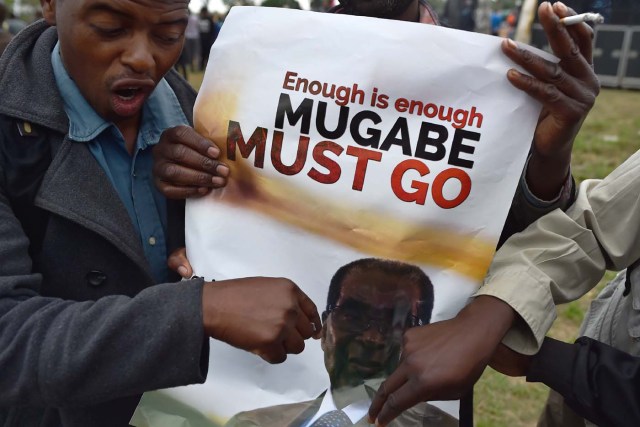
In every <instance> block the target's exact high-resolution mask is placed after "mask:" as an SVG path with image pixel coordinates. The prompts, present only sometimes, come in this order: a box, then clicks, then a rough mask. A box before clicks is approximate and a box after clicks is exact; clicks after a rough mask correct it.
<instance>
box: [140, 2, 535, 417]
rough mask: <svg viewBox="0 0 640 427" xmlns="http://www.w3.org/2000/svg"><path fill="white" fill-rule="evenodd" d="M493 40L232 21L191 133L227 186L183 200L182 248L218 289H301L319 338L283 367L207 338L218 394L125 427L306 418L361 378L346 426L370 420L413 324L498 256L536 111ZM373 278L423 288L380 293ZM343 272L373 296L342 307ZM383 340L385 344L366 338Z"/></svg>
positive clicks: (419, 28)
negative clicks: (259, 280) (262, 284)
mask: <svg viewBox="0 0 640 427" xmlns="http://www.w3.org/2000/svg"><path fill="white" fill-rule="evenodd" d="M500 43H501V39H498V38H496V37H492V36H487V35H481V34H473V33H468V32H463V31H456V30H451V29H446V28H441V27H436V26H431V25H422V24H415V23H407V22H397V21H391V20H380V19H373V18H365V17H355V16H346V15H331V14H321V13H314V12H305V11H297V10H287V9H272V8H258V7H235V8H233V9H232V10H231V13H230V14H229V16H228V18H227V20H226V21H225V24H224V27H223V29H222V32H221V33H220V36H219V37H218V39H217V41H216V43H215V44H214V47H213V49H212V52H211V57H210V61H209V65H208V67H207V70H206V74H205V78H204V81H203V84H202V87H201V90H200V93H199V95H198V100H197V103H196V107H195V127H196V129H197V130H198V131H199V132H200V133H201V134H203V135H206V136H208V137H209V138H211V139H212V140H213V141H215V142H216V143H217V145H218V146H219V147H220V148H221V150H222V152H223V158H224V161H225V162H226V163H227V164H228V165H229V166H230V168H231V171H232V173H231V175H232V179H231V180H230V182H229V184H228V185H227V187H226V188H225V189H222V190H219V191H215V192H213V194H211V195H209V196H207V197H205V198H203V199H197V200H189V201H188V202H187V209H186V240H187V255H188V258H189V260H190V262H191V264H192V266H193V267H194V271H195V274H196V275H198V276H202V277H204V278H205V279H207V280H209V279H216V280H223V279H230V278H238V277H249V276H273V277H287V278H289V279H291V280H293V281H294V282H295V283H296V284H297V285H298V286H300V288H301V289H302V290H303V291H304V292H305V293H307V295H309V296H310V297H311V299H312V300H313V301H314V302H315V304H316V305H317V307H318V310H319V311H321V312H322V311H326V318H325V322H324V326H323V338H322V340H321V341H313V340H309V341H307V347H306V349H305V350H304V352H303V353H302V354H300V355H292V356H289V357H288V359H287V361H286V362H284V363H282V364H279V365H270V364H268V363H266V362H264V361H262V360H261V359H260V358H258V357H257V356H255V355H253V354H249V353H246V352H243V351H241V350H238V349H235V348H233V347H231V346H229V345H226V344H224V343H221V342H216V341H213V340H212V341H211V343H210V365H209V374H208V378H207V381H206V383H205V384H202V385H196V386H188V387H182V388H177V389H171V390H163V391H158V392H154V393H147V394H145V396H144V397H143V399H142V402H141V404H140V405H139V407H138V409H137V411H136V414H135V415H134V419H133V420H132V424H134V425H136V426H146V425H163V426H172V425H175V426H185V425H190V426H199V425H225V423H227V425H229V426H234V425H265V426H274V427H275V426H278V427H281V426H285V425H300V426H307V425H311V424H312V423H313V422H314V421H315V420H316V419H317V418H318V417H320V416H321V415H322V412H323V411H326V408H327V407H330V406H331V404H330V403H327V399H328V398H326V397H327V396H331V394H332V393H331V392H332V391H334V390H333V388H334V384H333V381H334V379H335V380H336V381H337V380H339V379H340V378H342V377H341V375H345V376H348V375H347V374H344V373H345V372H347V373H349V375H350V376H351V377H350V378H351V380H350V381H351V383H353V382H355V383H358V384H357V387H355V386H354V390H355V389H357V390H356V391H354V392H353V394H354V396H355V397H354V402H353V405H350V406H349V411H347V412H349V414H348V416H349V418H350V419H351V421H352V422H353V423H354V424H355V425H367V424H366V411H367V409H368V405H369V401H368V398H370V395H371V393H372V392H374V391H375V389H376V387H377V386H378V385H379V384H380V382H381V381H382V380H383V379H384V376H385V375H386V374H388V373H389V372H390V371H391V370H392V369H393V367H394V364H395V363H397V357H398V354H399V352H400V348H399V346H400V344H399V343H400V340H401V334H402V331H403V330H404V328H406V327H420V326H421V325H424V324H426V323H429V322H436V321H440V320H444V319H448V318H451V317H453V316H455V314H456V313H457V312H458V311H459V310H460V309H461V308H462V307H463V306H464V304H465V303H466V302H467V301H468V298H469V297H470V296H471V295H472V294H473V293H474V291H475V290H476V289H477V288H478V287H479V286H480V284H481V282H482V279H483V277H484V275H485V273H486V270H487V268H488V266H489V264H490V262H491V259H492V256H493V253H494V251H495V246H496V244H497V241H498V238H499V235H500V232H501V230H502V227H503V225H504V221H505V219H506V216H507V213H508V210H509V207H510V204H511V200H512V198H513V194H514V191H515V189H516V186H517V183H518V180H519V178H520V175H521V173H522V170H523V166H524V164H525V161H526V157H527V153H528V150H529V146H530V142H531V139H532V136H533V131H534V129H535V125H536V122H537V118H538V115H539V112H540V105H539V104H538V103H537V102H535V101H534V100H532V99H531V98H529V97H528V96H527V95H526V94H525V93H523V92H521V91H519V90H517V89H515V88H514V87H512V86H511V85H510V84H509V82H508V81H507V79H506V73H507V70H508V69H509V68H512V67H514V64H512V63H511V62H510V61H509V60H508V58H506V57H505V56H504V55H503V54H502V52H501V49H500ZM345 266H347V267H345ZM354 266H355V267H354ZM416 269H417V271H419V273H417V272H416ZM403 271H404V272H406V271H410V273H411V275H412V278H411V279H407V278H406V277H402V274H404V273H402V272H403ZM337 272H338V273H337ZM356 272H357V273H358V274H356ZM336 273H337V274H336ZM367 274H369V275H368V276H367ZM378 276H379V277H384V278H386V279H389V280H390V281H391V282H394V283H401V284H405V285H406V284H407V283H409V285H407V286H409V287H411V286H415V287H416V288H417V289H419V291H418V294H417V295H414V294H412V293H411V292H404V293H402V292H399V293H397V294H393V292H395V291H393V289H392V290H391V291H389V289H387V290H386V291H385V292H387V294H385V295H386V296H387V298H386V300H383V301H381V300H380V298H378V299H376V298H374V296H376V295H377V297H379V296H380V295H379V294H380V292H379V291H380V289H378V288H376V286H377V284H376V283H378V282H377V281H378V280H383V279H379V277H378ZM390 277H394V279H390ZM416 277H419V278H418V279H416ZM347 278H348V279H349V280H350V284H349V285H348V286H350V288H349V289H353V288H354V287H356V288H358V287H359V288H358V289H359V290H362V289H364V291H362V292H359V295H360V296H363V295H364V296H363V299H364V300H367V298H369V299H370V300H367V301H364V300H362V301H360V300H358V298H357V297H354V296H351V297H350V298H348V301H343V298H344V297H345V295H344V292H346V291H344V289H343V290H342V291H341V290H340V286H345V287H346V286H347V285H345V284H344V283H346V280H347ZM332 280H333V281H334V282H336V283H337V286H338V288H337V289H338V291H337V296H336V295H334V297H335V298H332V297H330V298H329V300H330V301H329V302H328V291H329V285H330V283H331V282H332ZM343 282H344V283H343ZM418 282H419V284H418ZM389 286H391V285H389ZM389 286H387V288H389ZM403 286H404V285H403ZM391 288H393V286H391ZM405 290H406V289H405ZM341 292H342V293H341ZM389 292H391V293H392V294H393V295H390V294H389ZM383 293H384V292H383ZM374 294H375V295H374ZM372 295H374V296H372ZM398 295H400V297H398ZM383 299H384V298H383ZM374 300H375V301H374ZM372 301H373V302H372ZM340 322H342V323H340ZM376 331H377V332H378V333H379V334H380V335H384V336H383V337H382V338H381V339H380V340H381V341H382V344H381V348H377V347H375V348H374V347H366V346H365V345H364V344H362V345H360V344H357V341H358V340H360V339H361V337H362V335H363V334H365V333H372V332H376ZM340 332H341V333H342V336H339V335H340ZM385 334H386V335H385ZM176 351H180V349H176ZM341 372H342V374H341ZM330 378H331V380H330ZM354 378H355V381H354ZM342 379H344V378H342ZM346 382H349V381H346ZM363 390H364V391H363ZM279 405H284V406H279ZM259 408H260V409H259ZM414 409H415V410H414V411H413V412H412V413H411V414H407V417H418V418H409V419H412V420H413V422H414V424H410V425H415V422H417V421H416V420H417V419H420V417H425V416H426V417H433V419H434V420H435V421H434V422H433V423H430V424H429V425H434V426H437V425H451V422H452V421H453V422H454V423H455V421H456V418H457V417H458V408H457V404H456V402H430V403H429V404H423V405H422V406H420V407H419V408H414ZM408 412H409V411H408ZM238 414H240V415H238ZM403 415H404V414H403ZM401 418H402V417H401ZM395 423H396V424H391V425H392V426H393V425H407V423H405V422H403V421H402V420H401V419H400V418H399V419H398V420H397V421H395Z"/></svg>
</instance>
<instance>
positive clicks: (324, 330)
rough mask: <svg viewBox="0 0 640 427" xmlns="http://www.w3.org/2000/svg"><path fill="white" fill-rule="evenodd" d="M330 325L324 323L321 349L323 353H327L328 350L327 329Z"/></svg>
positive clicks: (321, 334)
mask: <svg viewBox="0 0 640 427" xmlns="http://www.w3.org/2000/svg"><path fill="white" fill-rule="evenodd" d="M328 326H329V325H327V321H326V320H325V321H324V322H323V323H322V331H320V348H321V349H322V351H327V350H326V346H327V344H326V342H327V327H328Z"/></svg>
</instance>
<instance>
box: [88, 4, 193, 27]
mask: <svg viewBox="0 0 640 427" xmlns="http://www.w3.org/2000/svg"><path fill="white" fill-rule="evenodd" d="M94 12H107V13H112V14H114V15H118V16H120V17H122V18H126V19H132V16H130V15H129V14H127V13H125V12H123V11H121V10H119V9H116V8H115V7H113V6H112V5H111V4H109V3H106V2H100V3H95V4H93V5H91V6H89V9H88V10H87V13H94ZM188 22H189V18H187V17H186V16H185V17H181V18H176V19H172V20H168V21H160V22H157V23H155V25H175V24H184V25H187V23H188Z"/></svg>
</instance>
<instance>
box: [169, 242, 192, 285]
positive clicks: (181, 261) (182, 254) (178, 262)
mask: <svg viewBox="0 0 640 427" xmlns="http://www.w3.org/2000/svg"><path fill="white" fill-rule="evenodd" d="M167 265H168V266H169V268H170V269H171V270H173V271H176V272H177V273H178V274H179V275H180V276H181V277H184V278H185V279H188V278H190V277H191V276H193V269H192V268H191V264H190V263H189V260H188V259H187V250H186V248H180V249H177V250H175V251H174V252H173V253H172V254H171V255H169V258H168V259H167Z"/></svg>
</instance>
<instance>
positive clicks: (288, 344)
mask: <svg viewBox="0 0 640 427" xmlns="http://www.w3.org/2000/svg"><path fill="white" fill-rule="evenodd" d="M284 350H285V351H286V352H287V353H291V354H300V353H302V350H304V338H302V336H301V335H300V334H299V333H298V331H297V330H293V331H292V332H291V333H290V334H289V336H287V338H286V339H285V340H284Z"/></svg>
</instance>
